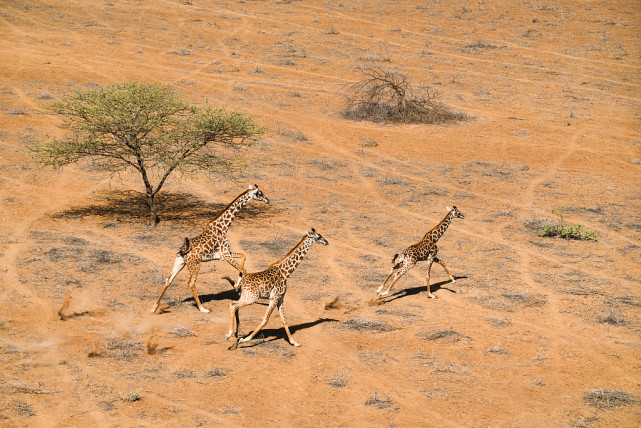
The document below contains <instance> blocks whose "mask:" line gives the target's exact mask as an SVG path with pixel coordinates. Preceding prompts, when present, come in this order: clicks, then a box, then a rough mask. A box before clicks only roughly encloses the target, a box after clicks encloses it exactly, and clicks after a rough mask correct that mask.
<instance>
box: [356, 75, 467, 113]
mask: <svg viewBox="0 0 641 428" xmlns="http://www.w3.org/2000/svg"><path fill="white" fill-rule="evenodd" d="M362 73H363V75H364V78H363V79H362V80H360V81H358V82H356V83H354V84H351V85H349V86H348V90H347V106H346V109H345V110H344V111H343V117H345V118H347V119H351V120H370V121H372V122H392V123H447V122H456V121H460V120H466V119H468V116H467V115H466V114H465V113H456V112H453V111H451V110H450V109H449V108H447V107H446V106H445V105H443V104H442V103H440V102H438V101H437V100H436V98H437V94H436V91H434V89H432V88H430V87H429V86H426V85H420V86H417V85H414V84H412V83H410V81H409V80H408V79H409V78H408V77H407V76H406V75H404V74H400V73H396V72H393V71H386V70H382V69H378V68H376V69H375V68H365V69H363V70H362Z"/></svg>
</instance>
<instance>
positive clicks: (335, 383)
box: [327, 373, 349, 389]
mask: <svg viewBox="0 0 641 428" xmlns="http://www.w3.org/2000/svg"><path fill="white" fill-rule="evenodd" d="M327 384H328V385H329V386H331V387H333V388H336V389H338V388H344V387H346V386H347V385H349V377H348V376H347V375H346V374H345V373H338V374H337V375H336V376H334V377H333V378H331V379H330V380H329V381H327Z"/></svg>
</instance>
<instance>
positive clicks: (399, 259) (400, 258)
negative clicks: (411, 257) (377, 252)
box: [392, 254, 405, 270]
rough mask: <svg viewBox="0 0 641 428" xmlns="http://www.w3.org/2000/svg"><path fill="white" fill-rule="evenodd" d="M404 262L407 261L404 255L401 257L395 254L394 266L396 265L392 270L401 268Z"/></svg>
mask: <svg viewBox="0 0 641 428" xmlns="http://www.w3.org/2000/svg"><path fill="white" fill-rule="evenodd" d="M397 260H398V261H397ZM404 260H405V255H404V254H401V255H400V257H399V255H398V254H394V258H393V259H392V264H394V267H393V268H392V270H396V269H398V268H399V267H401V264H403V261H404Z"/></svg>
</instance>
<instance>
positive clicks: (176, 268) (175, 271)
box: [151, 256, 185, 313]
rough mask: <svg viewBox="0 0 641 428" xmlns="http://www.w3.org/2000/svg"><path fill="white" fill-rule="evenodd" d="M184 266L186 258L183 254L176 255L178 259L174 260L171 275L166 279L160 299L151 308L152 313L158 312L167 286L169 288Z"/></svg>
mask: <svg viewBox="0 0 641 428" xmlns="http://www.w3.org/2000/svg"><path fill="white" fill-rule="evenodd" d="M184 267H185V259H183V258H182V256H178V257H176V260H175V261H174V268H173V269H172V270H171V275H169V277H168V278H167V280H166V281H165V286H164V287H163V288H162V291H161V292H160V296H159V297H158V300H156V304H155V305H154V308H153V309H152V310H151V312H152V313H156V310H157V309H158V306H160V300H161V299H162V296H164V295H165V291H167V288H169V286H170V285H171V283H172V282H173V281H174V278H175V277H176V275H178V272H180V271H181V270H182V268H184Z"/></svg>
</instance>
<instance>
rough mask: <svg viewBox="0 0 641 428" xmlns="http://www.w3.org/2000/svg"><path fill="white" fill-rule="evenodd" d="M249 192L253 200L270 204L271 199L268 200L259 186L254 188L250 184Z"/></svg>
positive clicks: (256, 185) (255, 185)
mask: <svg viewBox="0 0 641 428" xmlns="http://www.w3.org/2000/svg"><path fill="white" fill-rule="evenodd" d="M249 190H250V192H249V193H250V194H251V197H252V199H256V200H257V201H261V202H265V203H266V204H268V203H269V199H267V196H265V195H264V194H263V192H261V191H260V189H259V188H258V184H254V185H253V186H252V185H251V184H250V185H249Z"/></svg>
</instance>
